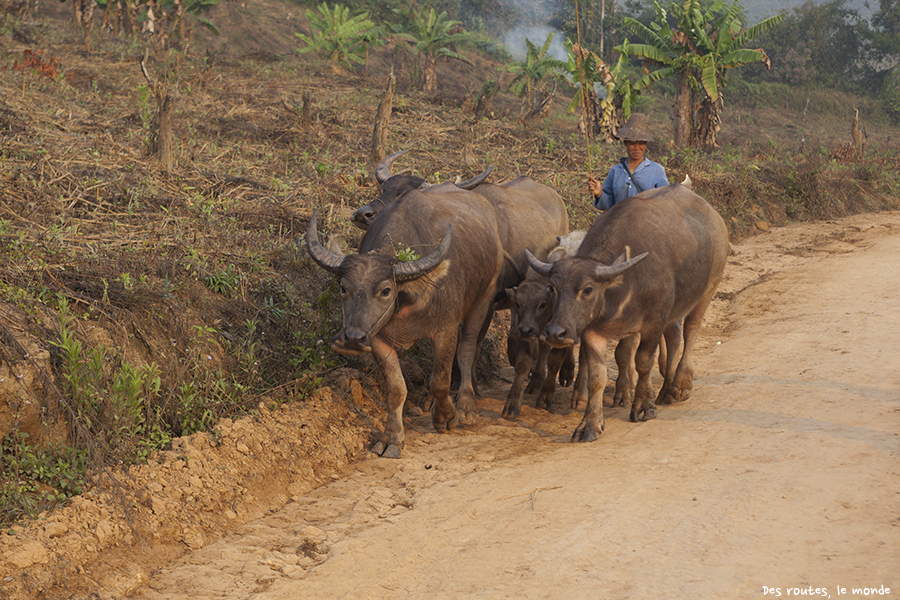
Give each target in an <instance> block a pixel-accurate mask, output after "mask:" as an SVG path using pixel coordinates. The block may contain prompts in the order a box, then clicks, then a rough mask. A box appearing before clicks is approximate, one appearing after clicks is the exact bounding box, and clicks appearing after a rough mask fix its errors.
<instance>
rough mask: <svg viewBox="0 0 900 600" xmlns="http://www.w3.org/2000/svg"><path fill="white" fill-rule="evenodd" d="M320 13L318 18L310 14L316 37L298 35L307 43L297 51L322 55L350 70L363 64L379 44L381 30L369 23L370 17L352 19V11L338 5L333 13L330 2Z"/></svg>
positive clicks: (358, 16) (319, 10) (366, 13)
mask: <svg viewBox="0 0 900 600" xmlns="http://www.w3.org/2000/svg"><path fill="white" fill-rule="evenodd" d="M317 10H318V14H316V13H314V12H310V13H309V20H310V25H311V30H312V31H311V34H312V37H309V36H306V35H303V34H302V33H295V34H294V35H296V36H297V37H298V38H300V39H301V40H302V41H303V42H305V43H306V47H305V48H300V49H298V50H297V51H298V52H318V53H319V54H321V55H324V56H325V57H327V58H328V60H330V61H332V62H336V63H338V64H340V65H343V66H344V67H350V62H351V61H352V62H355V63H358V64H363V63H364V62H365V54H366V51H367V50H368V47H369V46H370V45H372V44H373V43H375V42H376V41H377V40H378V31H379V28H377V27H376V26H375V23H373V22H372V21H370V20H369V13H368V12H363V13H359V14H357V15H354V16H352V17H351V16H350V9H349V8H348V7H346V6H343V5H341V4H335V5H334V8H333V9H331V8H329V6H328V3H327V2H325V3H322V4H320V5H319V6H318V9H317Z"/></svg>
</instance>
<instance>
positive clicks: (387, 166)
mask: <svg viewBox="0 0 900 600" xmlns="http://www.w3.org/2000/svg"><path fill="white" fill-rule="evenodd" d="M407 152H409V150H401V151H400V152H394V153H393V154H391V155H390V156H385V157H384V158H383V159H381V162H380V163H378V166H377V167H375V180H376V181H378V183H384V182H385V181H387V180H388V179H390V178H391V165H392V164H394V160H396V159H397V157H399V156H403V155H404V154H406V153H407Z"/></svg>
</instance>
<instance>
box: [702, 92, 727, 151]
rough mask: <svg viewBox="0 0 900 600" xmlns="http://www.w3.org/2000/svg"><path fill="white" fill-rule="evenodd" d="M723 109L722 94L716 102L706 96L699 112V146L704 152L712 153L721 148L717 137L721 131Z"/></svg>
mask: <svg viewBox="0 0 900 600" xmlns="http://www.w3.org/2000/svg"><path fill="white" fill-rule="evenodd" d="M721 109H722V96H721V94H720V95H719V98H718V100H715V101H714V100H712V99H711V98H710V97H709V96H706V97H705V98H704V99H703V102H702V103H701V104H700V109H699V110H698V111H697V144H698V145H699V146H700V148H701V149H702V150H703V151H704V152H712V151H713V150H715V149H716V148H718V147H719V144H718V143H717V142H716V136H717V134H718V133H719V130H720V129H721V127H720V125H719V124H720V122H721V119H720V117H719V112H720V111H721Z"/></svg>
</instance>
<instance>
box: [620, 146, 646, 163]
mask: <svg viewBox="0 0 900 600" xmlns="http://www.w3.org/2000/svg"><path fill="white" fill-rule="evenodd" d="M625 151H626V152H628V160H629V161H631V162H635V161H641V160H644V152H646V151H647V142H625Z"/></svg>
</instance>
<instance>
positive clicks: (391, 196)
mask: <svg viewBox="0 0 900 600" xmlns="http://www.w3.org/2000/svg"><path fill="white" fill-rule="evenodd" d="M406 152H407V151H405V150H403V151H401V152H397V153H395V154H391V155H390V156H388V157H387V158H385V159H384V160H382V161H381V163H379V165H378V167H377V168H376V170H375V173H376V179H377V180H378V181H379V183H380V184H381V193H380V195H379V196H378V198H376V199H375V200H373V201H372V202H369V203H368V204H366V205H364V206H361V207H359V208H358V209H357V210H356V212H354V213H353V216H352V221H353V223H354V224H356V225H357V226H358V227H361V228H362V229H367V228H368V227H370V226H371V225H372V224H373V223H374V222H375V220H376V217H377V216H378V215H379V214H380V213H381V211H383V210H385V209H386V208H387V207H388V206H391V205H392V203H394V202H396V201H397V199H399V198H403V197H404V195H405V194H406V193H408V192H410V191H414V190H418V191H420V192H421V193H422V194H423V196H424V197H425V198H428V199H431V200H432V201H433V202H435V203H438V202H441V201H442V198H443V197H444V195H445V194H447V193H449V192H453V191H457V189H458V188H461V189H465V190H471V191H473V192H475V193H476V194H478V195H480V196H482V197H484V198H486V199H487V200H488V201H489V202H490V203H491V206H492V208H493V212H494V216H495V218H496V221H497V231H498V233H499V234H500V243H501V244H502V246H503V251H504V258H505V261H504V263H503V268H502V271H501V273H500V277H499V278H498V281H497V291H502V290H504V289H506V288H508V287H510V286H513V285H516V284H517V283H518V282H520V281H521V280H522V278H523V277H524V273H525V272H526V270H527V269H528V259H527V258H526V256H525V251H526V250H529V251H531V252H533V253H538V254H540V253H542V252H546V251H548V250H549V249H550V248H552V246H553V245H554V240H555V238H556V236H560V235H565V234H566V233H568V231H569V217H568V213H567V212H566V205H565V202H563V199H562V198H561V197H560V195H559V194H558V193H557V192H556V191H555V190H554V189H552V188H550V187H548V186H546V185H543V184H540V183H537V182H536V181H534V180H532V179H531V178H529V177H524V176H522V177H517V178H515V179H513V180H512V181H509V182H506V183H503V184H500V185H495V184H492V183H485V182H484V180H485V179H486V178H487V175H488V174H489V173H490V171H491V169H490V168H489V169H487V170H485V171H484V172H483V173H481V174H480V175H478V176H476V177H473V178H472V179H469V180H467V181H464V182H462V183H457V184H454V183H443V184H439V185H434V186H431V185H428V184H427V183H426V182H425V180H424V179H422V178H421V177H415V176H412V175H406V174H402V173H401V174H397V175H392V174H391V165H392V164H393V162H394V161H395V160H396V159H397V158H398V157H400V156H402V155H403V154H405V153H406ZM507 308H511V304H509V303H501V304H498V305H496V306H494V307H493V308H492V310H493V309H497V310H503V309H507ZM492 314H493V313H492V312H491V313H489V314H488V315H487V317H486V318H485V322H484V323H483V327H482V330H481V337H483V336H484V334H485V333H486V331H487V328H488V326H489V325H490V318H491V315H492ZM479 342H480V341H479ZM479 345H480V343H479ZM518 352H519V345H518V344H517V340H516V338H515V336H509V337H507V355H508V356H509V359H510V363H512V364H515V361H516V356H517V354H518ZM455 375H456V374H455Z"/></svg>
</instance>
